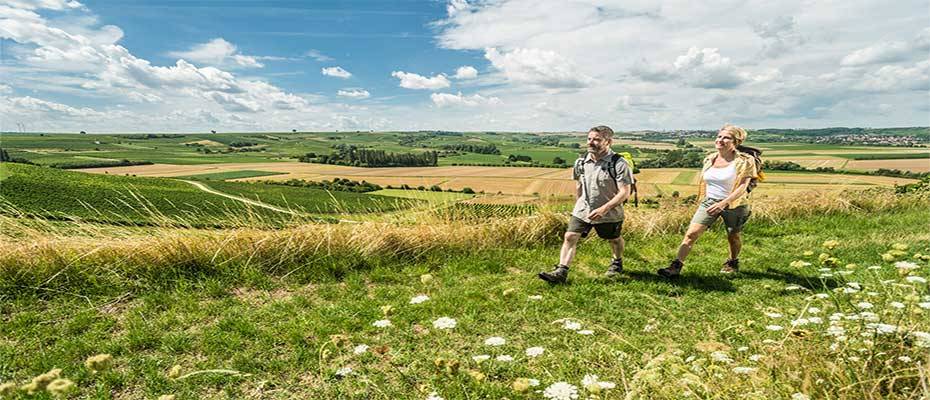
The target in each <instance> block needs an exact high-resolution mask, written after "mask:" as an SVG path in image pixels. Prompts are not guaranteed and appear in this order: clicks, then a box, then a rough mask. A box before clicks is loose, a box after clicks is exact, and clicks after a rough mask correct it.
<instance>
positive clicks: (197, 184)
mask: <svg viewBox="0 0 930 400" xmlns="http://www.w3.org/2000/svg"><path fill="white" fill-rule="evenodd" d="M179 180H180V181H181V182H187V183H189V184H191V185H194V187H196V188H197V189H200V190H203V191H204V192H207V193H210V194H215V195H217V196H223V197H225V198H228V199H232V200H236V201H241V202H243V203H247V204H251V205H253V206H256V207H261V208H267V209H269V210H272V211H277V212H282V213H285V214H291V215H297V216H311V215H308V214H303V213H299V212H296V211H293V210H287V209H283V208H280V207H275V206H273V205H271V204H268V203H262V202H260V201H258V200H252V199H249V198H245V197H242V196H234V195H231V194H229V193H223V192H220V191H217V190H214V189H212V188H210V187H209V186H207V185H204V184H203V183H200V182H197V181H188V180H184V179H179ZM311 217H313V216H311ZM314 218H316V217H314ZM339 222H340V223H350V224H357V223H358V222H359V221H353V220H350V219H341V218H340V219H339Z"/></svg>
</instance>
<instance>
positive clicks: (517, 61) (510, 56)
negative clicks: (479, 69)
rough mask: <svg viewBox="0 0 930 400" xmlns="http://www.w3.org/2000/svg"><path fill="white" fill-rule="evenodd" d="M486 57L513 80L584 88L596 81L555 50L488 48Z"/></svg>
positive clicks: (548, 85)
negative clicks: (503, 50)
mask: <svg viewBox="0 0 930 400" xmlns="http://www.w3.org/2000/svg"><path fill="white" fill-rule="evenodd" d="M484 58H487V59H488V61H490V62H491V65H493V66H494V68H496V69H497V70H499V71H501V72H502V73H503V74H504V75H505V76H506V77H507V79H509V80H511V81H513V82H519V83H529V84H533V85H539V86H542V87H546V88H581V87H585V86H588V85H590V84H592V83H593V82H594V80H593V79H592V78H590V77H588V76H586V75H584V74H582V73H581V72H579V71H578V70H577V68H576V67H575V65H574V63H572V62H571V61H569V60H568V59H566V58H565V57H562V56H560V55H559V54H557V53H556V52H554V51H548V50H541V49H523V48H518V49H514V50H513V51H510V52H503V53H502V52H501V51H499V50H497V49H495V48H488V49H485V52H484Z"/></svg>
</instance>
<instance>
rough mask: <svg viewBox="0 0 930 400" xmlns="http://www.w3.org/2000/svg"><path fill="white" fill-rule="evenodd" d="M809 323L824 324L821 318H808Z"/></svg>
mask: <svg viewBox="0 0 930 400" xmlns="http://www.w3.org/2000/svg"><path fill="white" fill-rule="evenodd" d="M807 321H808V322H810V323H812V324H819V323H823V318H820V317H808V318H807Z"/></svg>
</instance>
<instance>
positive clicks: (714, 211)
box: [707, 201, 728, 215]
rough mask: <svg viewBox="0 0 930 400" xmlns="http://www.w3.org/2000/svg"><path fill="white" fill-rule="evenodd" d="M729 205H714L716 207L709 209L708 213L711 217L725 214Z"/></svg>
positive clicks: (718, 203)
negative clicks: (724, 211)
mask: <svg viewBox="0 0 930 400" xmlns="http://www.w3.org/2000/svg"><path fill="white" fill-rule="evenodd" d="M727 205H728V204H727V202H725V201H720V202H717V203H714V205H712V206H710V207H707V213H708V214H710V215H717V214H720V213H722V212H723V210H726V209H727Z"/></svg>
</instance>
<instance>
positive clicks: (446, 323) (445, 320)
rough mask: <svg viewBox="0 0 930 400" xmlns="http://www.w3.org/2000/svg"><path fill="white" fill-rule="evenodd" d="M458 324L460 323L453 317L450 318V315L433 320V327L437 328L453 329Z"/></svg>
mask: <svg viewBox="0 0 930 400" xmlns="http://www.w3.org/2000/svg"><path fill="white" fill-rule="evenodd" d="M457 324H458V323H457V322H455V320H454V319H452V318H449V317H440V318H438V319H436V320H435V321H433V328H436V329H452V328H455V326H456V325H457Z"/></svg>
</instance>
